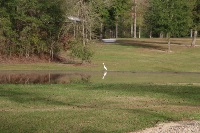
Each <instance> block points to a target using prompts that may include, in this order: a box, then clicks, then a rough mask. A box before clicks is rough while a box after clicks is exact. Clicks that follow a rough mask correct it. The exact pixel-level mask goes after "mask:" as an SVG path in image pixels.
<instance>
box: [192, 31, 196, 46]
mask: <svg viewBox="0 0 200 133" xmlns="http://www.w3.org/2000/svg"><path fill="white" fill-rule="evenodd" d="M196 40H197V30H195V31H194V36H193V40H192V43H191V47H195V44H196Z"/></svg>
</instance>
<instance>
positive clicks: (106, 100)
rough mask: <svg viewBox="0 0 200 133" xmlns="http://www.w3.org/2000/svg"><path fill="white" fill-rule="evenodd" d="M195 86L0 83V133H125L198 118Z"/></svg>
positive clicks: (198, 92) (198, 99) (199, 94)
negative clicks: (160, 123) (157, 124)
mask: <svg viewBox="0 0 200 133" xmlns="http://www.w3.org/2000/svg"><path fill="white" fill-rule="evenodd" d="M199 105H200V87H199V86H189V85H187V86H178V85H153V84H152V85H150V84H70V85H0V132H2V133H4V132H12V133H14V132H29V133H31V132H59V133H60V132H71V133H74V132H76V133H78V132H80V133H83V132H85V133H89V132H115V133H116V132H130V131H136V130H139V129H143V128H146V127H151V126H154V125H155V124H156V123H159V122H167V121H178V120H193V119H197V120H200V109H199V108H200V106H199Z"/></svg>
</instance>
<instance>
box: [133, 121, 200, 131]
mask: <svg viewBox="0 0 200 133" xmlns="http://www.w3.org/2000/svg"><path fill="white" fill-rule="evenodd" d="M130 133H200V121H180V122H170V123H161V124H158V125H157V126H156V127H153V128H147V129H145V130H142V131H137V132H130Z"/></svg>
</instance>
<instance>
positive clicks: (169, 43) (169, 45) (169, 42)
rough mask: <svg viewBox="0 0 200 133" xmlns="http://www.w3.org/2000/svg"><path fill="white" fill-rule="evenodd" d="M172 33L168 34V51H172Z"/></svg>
mask: <svg viewBox="0 0 200 133" xmlns="http://www.w3.org/2000/svg"><path fill="white" fill-rule="evenodd" d="M170 39H171V38H170V34H168V52H171V41H170Z"/></svg>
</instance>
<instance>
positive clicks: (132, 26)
mask: <svg viewBox="0 0 200 133" xmlns="http://www.w3.org/2000/svg"><path fill="white" fill-rule="evenodd" d="M132 37H133V23H131V38H132Z"/></svg>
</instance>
